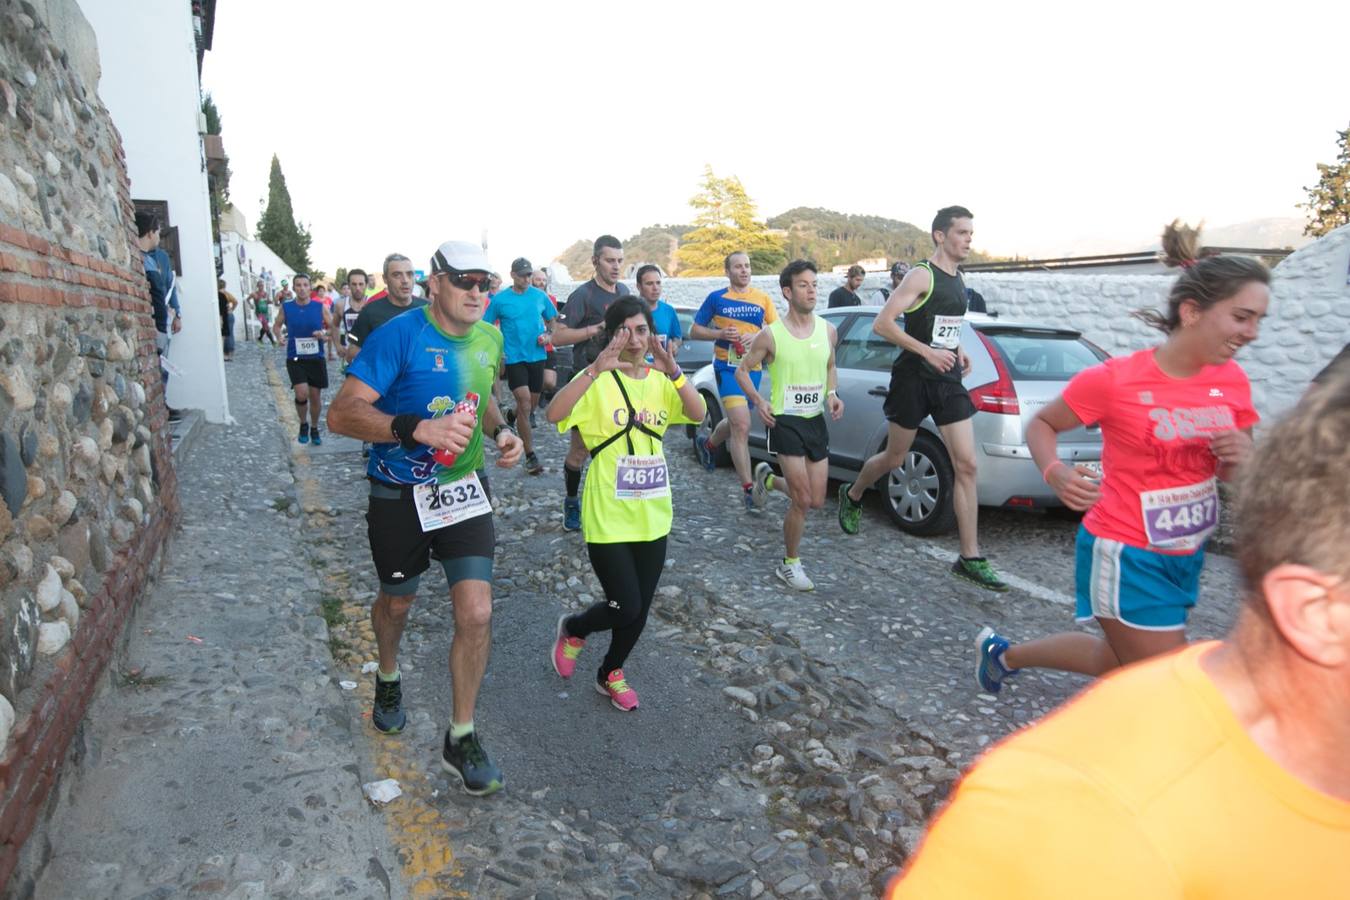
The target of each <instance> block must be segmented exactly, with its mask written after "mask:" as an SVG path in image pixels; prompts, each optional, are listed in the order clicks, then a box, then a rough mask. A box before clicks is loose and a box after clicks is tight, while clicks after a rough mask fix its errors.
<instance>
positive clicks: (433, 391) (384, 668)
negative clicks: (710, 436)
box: [328, 241, 523, 795]
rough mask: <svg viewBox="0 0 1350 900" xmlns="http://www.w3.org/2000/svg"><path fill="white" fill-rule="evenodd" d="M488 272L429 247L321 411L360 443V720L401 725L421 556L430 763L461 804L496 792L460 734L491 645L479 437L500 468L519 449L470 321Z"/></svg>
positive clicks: (486, 498) (490, 354)
mask: <svg viewBox="0 0 1350 900" xmlns="http://www.w3.org/2000/svg"><path fill="white" fill-rule="evenodd" d="M489 268H490V264H489V263H488V261H487V257H486V256H484V254H483V251H482V249H481V248H480V247H479V246H478V245H477V244H471V243H469V242H467V241H447V242H446V243H444V244H442V245H441V246H440V248H439V249H437V251H436V254H435V255H434V256H433V257H432V259H431V278H430V280H429V284H428V286H429V288H430V292H431V304H430V305H429V306H426V307H423V308H421V309H415V310H410V311H408V312H407V313H406V314H404V315H400V316H396V317H394V318H393V319H391V320H390V321H389V322H387V323H385V324H384V325H382V326H381V327H379V328H378V329H376V330H375V331H373V332H371V333H370V335H369V337H368V338H367V339H366V340H365V342H364V343H363V345H362V348H361V352H360V354H359V355H358V356H357V357H356V360H355V361H354V362H353V363H352V364H351V366H350V367H349V368H348V369H347V380H346V383H344V384H343V386H342V390H341V391H340V392H339V393H338V396H337V399H335V400H334V401H333V405H332V407H331V408H330V409H329V412H328V423H329V424H328V427H329V428H331V429H332V430H333V431H335V432H338V433H341V434H346V435H349V436H351V437H354V438H357V439H359V440H363V441H370V442H371V451H370V463H369V466H368V468H367V475H368V477H369V478H370V481H371V490H370V504H369V507H368V512H367V514H366V521H367V522H368V523H369V528H368V534H369V538H370V550H371V556H372V557H373V558H374V561H375V570H376V572H377V573H378V575H379V579H380V592H379V595H378V597H377V598H376V600H375V604H374V606H373V607H372V608H371V623H372V625H373V626H374V629H375V638H376V642H377V643H378V644H379V656H380V660H379V663H380V664H379V671H378V672H376V678H375V703H374V708H373V710H372V712H371V721H372V723H373V724H374V726H375V728H376V729H377V730H379V731H381V732H383V733H385V734H394V733H397V732H399V731H402V730H403V727H404V725H405V724H406V723H407V715H406V713H405V712H404V710H403V689H402V681H401V676H400V673H399V669H398V646H399V640H400V639H401V638H402V636H403V628H404V625H405V624H406V623H407V619H408V610H409V609H410V608H411V606H412V601H413V596H414V594H415V593H416V591H417V584H418V581H419V580H420V578H421V575H422V573H423V572H425V571H426V570H427V568H428V566H429V565H430V559H435V560H436V561H437V562H439V563H440V564H441V568H442V569H444V570H445V577H446V581H447V582H449V584H450V599H451V601H452V602H453V604H454V614H455V635H454V639H453V641H452V642H451V644H450V677H451V687H452V690H453V705H454V709H453V711H452V715H451V719H450V725H449V727H448V728H447V730H446V732H445V741H444V748H443V750H442V753H441V760H442V763H443V765H444V766H445V768H446V769H447V770H448V771H450V772H452V773H454V774H455V775H457V776H459V778H460V780H461V781H463V783H464V789H465V790H466V791H468V792H469V793H470V794H475V795H482V794H490V793H492V792H494V791H497V790H500V789H501V787H502V784H503V780H502V774H501V770H500V769H498V768H497V766H496V765H495V764H494V763H493V762H492V760H491V759H490V758H489V757H488V755H487V753H486V751H484V750H483V747H482V745H481V743H479V740H478V735H477V734H476V732H475V731H474V727H473V712H474V703H475V702H476V700H477V698H478V688H479V685H480V684H481V683H482V680H483V673H484V671H485V670H486V669H487V660H488V651H489V649H490V644H491V626H490V623H491V618H492V557H493V551H494V549H495V546H496V533H495V531H494V529H493V525H492V504H491V495H490V493H489V488H488V483H487V473H486V472H485V471H484V468H483V465H484V463H483V443H484V432H486V433H487V434H488V435H490V436H491V439H492V440H493V441H494V442H495V443H496V445H497V450H498V453H499V458H498V460H497V465H498V466H499V467H501V468H510V467H511V466H514V465H515V464H516V463H517V462H518V461H519V460H520V456H521V452H522V450H523V447H522V445H521V442H520V438H519V437H518V436H517V435H516V433H515V432H514V431H513V430H511V429H510V428H508V427H507V426H506V424H505V423H504V422H503V420H502V415H501V410H499V409H498V408H497V404H496V402H495V400H493V397H492V384H493V380H494V378H495V376H496V374H497V367H498V365H499V364H500V363H501V359H502V336H501V333H500V332H498V331H497V330H496V329H495V328H492V327H491V326H489V325H487V324H486V323H484V322H483V321H482V319H483V309H484V307H485V306H486V300H487V294H486V291H487V284H488V274H489ZM367 308H369V307H367Z"/></svg>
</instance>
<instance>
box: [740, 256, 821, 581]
mask: <svg viewBox="0 0 1350 900" xmlns="http://www.w3.org/2000/svg"><path fill="white" fill-rule="evenodd" d="M778 285H779V287H780V288H781V289H782V291H783V298H784V299H785V300H787V304H788V312H787V316H786V317H784V318H783V319H780V320H779V321H776V322H772V323H770V324H769V325H768V326H767V327H766V328H765V329H764V330H763V331H761V332H760V333H759V334H758V335H756V336H755V340H754V342H753V343H751V345H750V350H749V352H748V353H746V355H745V359H744V361H743V362H742V363H741V365H740V366H739V367H738V368H737V369H736V382H737V383H738V384H739V385H740V387H741V390H743V391H745V395H746V396H747V397H750V398H752V399H753V400H754V407H755V410H756V412H758V413H759V417H760V419H761V420H762V421H763V422H764V426H765V427H766V428H767V429H768V435H769V449H770V450H772V451H774V452H775V453H777V454H778V465H779V466H780V467H781V468H782V470H783V475H782V476H781V477H775V476H774V474H773V469H772V468H771V467H770V466H769V464H768V463H764V462H762V463H760V464H759V465H757V466H755V475H754V487H753V491H752V493H753V497H754V502H755V504H756V505H758V506H761V507H762V506H763V505H764V503H765V502H766V501H767V499H768V495H769V492H770V491H773V490H778V491H782V492H783V493H785V494H787V495H788V498H789V499H790V500H791V506H789V507H788V511H787V514H786V515H785V516H783V545H784V548H785V552H784V555H783V563H782V565H780V566H778V568H776V569H774V574H775V575H777V576H778V578H779V580H781V581H782V582H783V583H784V584H786V585H787V586H788V587H790V588H794V589H795V590H799V591H811V590H815V584H814V583H813V582H812V581H811V579H810V578H808V577H807V575H806V572H805V571H804V570H803V568H802V561H801V557H800V556H799V551H800V547H801V541H802V532H803V531H804V530H805V528H806V514H807V512H809V511H810V510H813V509H819V508H820V507H821V506H824V505H825V488H826V487H827V486H828V484H829V478H830V434H829V430H828V429H827V428H826V425H825V416H824V415H823V414H824V412H825V411H826V410H827V409H828V410H829V413H830V417H831V418H833V419H836V420H837V419H838V418H839V417H840V416H842V415H843V414H844V401H842V400H840V399H839V393H838V391H837V390H836V387H837V384H838V382H837V378H836V374H835V371H834V346H835V344H836V343H837V342H838V340H839V335H838V334H837V333H836V332H835V330H834V326H833V325H831V324H830V323H828V322H826V321H825V320H824V319H822V318H820V317H819V316H817V315H816V314H815V308H816V264H815V263H813V262H810V261H808V260H804V259H798V260H794V261H793V262H790V263H788V265H787V268H785V269H783V272H782V274H781V275H779V276H778ZM761 363H763V364H764V366H765V367H766V368H767V369H768V372H769V389H770V393H771V394H772V395H773V396H772V398H771V399H766V398H765V397H764V396H763V395H762V394H760V392H759V387H758V386H756V384H755V382H754V380H753V379H752V378H751V376H750V373H751V372H753V371H754V370H756V369H758V368H759V367H760V364H761Z"/></svg>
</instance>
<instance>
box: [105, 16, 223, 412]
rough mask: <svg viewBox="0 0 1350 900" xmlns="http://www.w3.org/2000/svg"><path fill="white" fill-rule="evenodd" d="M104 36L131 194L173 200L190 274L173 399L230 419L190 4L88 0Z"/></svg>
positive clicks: (177, 339) (184, 282) (175, 354)
mask: <svg viewBox="0 0 1350 900" xmlns="http://www.w3.org/2000/svg"><path fill="white" fill-rule="evenodd" d="M80 7H81V9H83V11H84V14H85V16H86V17H87V18H88V20H89V23H90V24H91V25H92V26H93V29H94V34H95V35H96V36H97V38H98V51H99V59H100V62H101V63H102V75H101V77H100V79H99V83H98V95H99V97H100V98H101V99H102V100H103V103H104V105H106V106H107V108H108V111H109V112H110V113H111V114H112V119H113V124H114V125H116V126H117V130H118V131H119V132H121V135H122V146H123V149H124V150H125V152H126V161H127V174H128V176H129V177H130V180H131V196H132V197H133V198H136V199H138V200H167V201H168V203H169V218H170V220H171V224H173V225H175V226H177V228H178V241H179V248H180V251H181V257H182V262H183V274H182V276H181V277H180V278H179V279H178V285H179V292H180V302H181V303H182V306H183V330H182V331H181V332H179V333H178V334H176V335H174V336H173V341H172V343H171V345H170V347H169V359H170V361H171V362H173V363H174V364H175V365H176V366H178V367H179V368H180V369H182V371H183V375H182V377H181V378H177V377H176V378H170V379H169V389H168V403H169V405H170V406H171V407H175V408H185V409H200V410H202V411H203V412H204V413H205V415H206V418H207V420H208V421H211V422H226V421H228V420H229V399H228V397H227V395H226V389H225V364H224V360H223V357H222V355H221V350H220V317H219V314H218V307H217V302H216V263H215V254H214V251H213V250H212V239H211V204H210V200H209V198H208V195H207V184H206V162H205V157H204V156H203V152H202V142H201V136H200V134H199V132H198V130H197V129H198V121H199V119H198V116H199V115H200V112H201V90H200V86H199V83H198V80H197V44H196V38H195V35H194V32H193V29H192V16H191V12H192V9H191V4H189V3H187V2H184V0H137V2H136V3H135V4H134V11H133V10H132V9H131V8H130V7H129V6H128V5H127V4H126V3H123V2H120V0H80Z"/></svg>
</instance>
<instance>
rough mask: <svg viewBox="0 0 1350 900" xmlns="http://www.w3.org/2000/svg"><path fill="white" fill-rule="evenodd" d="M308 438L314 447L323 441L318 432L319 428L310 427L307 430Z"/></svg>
mask: <svg viewBox="0 0 1350 900" xmlns="http://www.w3.org/2000/svg"><path fill="white" fill-rule="evenodd" d="M309 440H310V443H312V444H313V445H314V446H315V447H317V446H319V445H320V444H322V443H323V435H321V434H319V429H317V428H311V429H310V430H309Z"/></svg>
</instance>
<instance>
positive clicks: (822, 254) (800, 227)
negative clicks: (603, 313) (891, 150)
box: [557, 206, 991, 278]
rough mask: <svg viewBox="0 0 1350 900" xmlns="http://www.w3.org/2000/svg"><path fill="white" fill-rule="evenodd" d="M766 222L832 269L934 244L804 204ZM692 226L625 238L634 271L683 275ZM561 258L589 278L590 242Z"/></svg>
mask: <svg viewBox="0 0 1350 900" xmlns="http://www.w3.org/2000/svg"><path fill="white" fill-rule="evenodd" d="M766 224H767V225H768V226H769V228H770V229H771V230H772V231H774V232H776V233H778V234H779V235H780V236H781V237H782V239H783V243H784V247H785V249H786V250H787V256H788V259H809V260H813V261H814V262H815V263H816V264H817V265H819V266H820V267H821V268H822V269H824V270H827V271H828V270H829V269H830V268H831V267H833V266H837V265H844V264H848V263H854V262H857V261H858V260H860V259H874V258H877V257H885V258H886V259H888V260H891V261H895V260H897V259H902V260H906V261H908V262H914V261H916V260H920V259H923V258H925V257H927V256H928V254H929V253H931V252H932V248H933V244H932V241H931V240H930V239H929V237H928V232H926V231H924V230H923V229H922V228H920V227H918V226H917V225H911V224H910V223H909V222H901V221H899V220H898V219H886V218H883V217H881V216H859V215H851V214H848V213H841V212H835V211H834V210H831V209H812V208H808V207H804V206H800V207H797V208H796V209H790V210H788V211H787V212H785V213H782V214H781V215H777V216H774V217H773V218H771V219H769V220H768V221H767V223H766ZM691 227H692V226H689V225H648V226H647V227H646V228H643V229H642V230H641V231H639V232H638V233H637V234H635V235H633V236H632V237H630V238H628V239H627V240H626V241H624V258H625V259H626V260H627V264H628V268H629V270H630V271H631V270H632V269H633V268H634V267H635V266H636V265H639V264H642V263H655V264H656V265H658V266H660V267H661V268H662V270H664V271H665V272H668V273H672V274H679V271H678V261H677V260H676V258H675V251H676V250H677V249H678V248H679V246H680V244H681V243H682V242H683V237H684V235H685V234H686V233H687V232H688V231H689V230H690V228H691ZM990 258H991V257H989V256H986V255H984V254H981V253H972V254H971V255H970V261H971V262H985V261H988V260H989V259H990ZM557 259H558V260H559V261H561V262H562V263H563V264H564V265H565V266H567V268H568V270H569V271H570V272H571V273H572V276H573V277H574V278H581V277H584V275H583V274H582V273H586V274H589V272H590V270H591V241H589V240H586V239H582V240H578V241H577V242H576V243H574V244H572V245H571V246H570V247H568V248H567V249H566V250H564V251H563V252H562V253H560V254H558V256H557ZM758 274H767V273H762V272H761V273H758Z"/></svg>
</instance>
